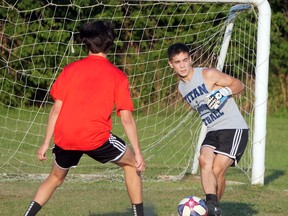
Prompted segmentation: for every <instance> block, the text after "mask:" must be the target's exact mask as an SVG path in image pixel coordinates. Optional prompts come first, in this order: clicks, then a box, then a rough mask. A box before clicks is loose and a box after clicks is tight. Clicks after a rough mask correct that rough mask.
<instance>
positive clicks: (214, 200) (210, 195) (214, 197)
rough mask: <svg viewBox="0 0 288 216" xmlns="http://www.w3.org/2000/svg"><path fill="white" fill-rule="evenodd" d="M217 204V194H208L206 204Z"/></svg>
mask: <svg viewBox="0 0 288 216" xmlns="http://www.w3.org/2000/svg"><path fill="white" fill-rule="evenodd" d="M210 201H212V202H217V196H216V194H206V202H210Z"/></svg>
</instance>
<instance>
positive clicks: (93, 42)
mask: <svg viewBox="0 0 288 216" xmlns="http://www.w3.org/2000/svg"><path fill="white" fill-rule="evenodd" d="M80 38H81V40H82V42H83V43H84V44H85V45H86V47H87V48H88V50H89V51H90V52H92V53H95V54H97V53H99V52H102V53H107V52H108V51H109V50H110V48H111V47H112V45H113V42H114V38H115V32H114V27H113V25H112V23H111V22H109V21H105V20H99V21H92V22H87V23H85V24H84V25H82V26H81V28H80Z"/></svg>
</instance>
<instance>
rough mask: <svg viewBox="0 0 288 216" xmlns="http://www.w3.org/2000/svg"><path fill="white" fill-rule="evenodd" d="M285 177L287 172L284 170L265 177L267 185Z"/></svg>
mask: <svg viewBox="0 0 288 216" xmlns="http://www.w3.org/2000/svg"><path fill="white" fill-rule="evenodd" d="M284 175H285V172H284V171H283V170H274V171H273V172H272V173H271V174H269V175H268V176H266V177H265V179H264V182H265V185H268V184H270V183H272V182H273V181H275V180H276V179H278V178H279V177H281V176H284Z"/></svg>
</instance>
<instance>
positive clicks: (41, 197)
mask: <svg viewBox="0 0 288 216" xmlns="http://www.w3.org/2000/svg"><path fill="white" fill-rule="evenodd" d="M68 171H69V170H68V169H60V168H59V167H58V166H57V165H56V164H55V163H53V166H52V170H51V172H50V174H49V176H48V177H47V179H46V180H44V182H43V183H42V184H41V185H40V186H39V188H38V190H37V192H36V194H35V196H34V198H33V201H32V202H31V204H30V206H29V207H28V209H27V211H26V213H25V214H24V215H25V216H34V215H36V213H37V212H38V211H39V210H40V209H41V207H42V206H43V205H44V204H45V203H46V202H47V201H48V200H49V199H50V197H51V196H52V194H53V192H54V191H55V189H56V188H57V187H58V186H60V185H61V184H62V183H63V181H64V179H65V177H66V175H67V173H68Z"/></svg>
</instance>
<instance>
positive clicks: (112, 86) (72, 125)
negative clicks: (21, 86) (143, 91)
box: [50, 55, 134, 150]
mask: <svg viewBox="0 0 288 216" xmlns="http://www.w3.org/2000/svg"><path fill="white" fill-rule="evenodd" d="M50 94H51V96H52V97H53V99H54V100H56V99H58V100H61V101H62V102H63V104H62V108H61V112H60V114H59V116H58V119H57V122H56V125H55V128H54V142H55V144H56V145H58V146H59V147H61V148H63V149H66V150H93V149H96V148H98V147H100V146H101V145H102V144H104V142H106V141H107V140H108V138H109V136H110V131H111V129H112V122H111V113H112V111H113V109H114V106H115V107H116V112H117V115H119V111H120V110H130V111H133V109H134V107H133V102H132V99H131V95H130V91H129V83H128V79H127V77H126V75H125V74H124V73H123V72H122V71H121V70H120V69H118V68H117V67H115V66H114V65H113V64H112V63H110V62H109V61H108V60H107V59H106V58H104V57H101V56H95V55H89V56H88V57H86V58H83V59H81V60H79V61H76V62H73V63H71V64H69V65H67V66H66V67H65V68H64V69H63V71H62V72H61V74H60V75H59V77H58V78H57V79H56V81H55V83H54V84H53V86H52V89H51V92H50Z"/></svg>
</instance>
